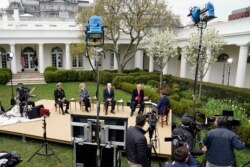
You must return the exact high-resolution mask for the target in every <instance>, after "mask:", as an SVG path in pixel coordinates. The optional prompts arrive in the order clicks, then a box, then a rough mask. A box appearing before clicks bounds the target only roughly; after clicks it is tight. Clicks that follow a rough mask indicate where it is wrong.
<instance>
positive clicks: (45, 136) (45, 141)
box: [28, 116, 61, 162]
mask: <svg viewBox="0 0 250 167" xmlns="http://www.w3.org/2000/svg"><path fill="white" fill-rule="evenodd" d="M43 130H44V132H43V139H44V142H43V144H42V145H41V147H40V148H39V149H38V150H37V151H36V152H35V153H34V154H33V155H32V156H31V157H30V158H29V159H28V162H29V161H30V160H31V159H32V158H33V157H34V156H35V155H41V156H45V157H46V158H48V157H49V156H51V155H55V157H56V158H57V159H58V161H59V162H61V160H60V159H59V158H58V156H57V155H56V154H55V152H54V151H53V149H52V148H51V146H50V145H49V143H48V140H47V133H46V116H44V117H43ZM43 147H44V149H45V153H39V151H40V150H41V149H42V148H43ZM49 150H50V151H51V152H52V153H50V154H49Z"/></svg>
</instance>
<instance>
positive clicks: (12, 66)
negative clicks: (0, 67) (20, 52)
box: [10, 43, 17, 74]
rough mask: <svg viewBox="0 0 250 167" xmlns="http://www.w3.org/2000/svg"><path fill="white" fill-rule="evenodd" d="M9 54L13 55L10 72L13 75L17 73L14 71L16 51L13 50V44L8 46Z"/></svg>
mask: <svg viewBox="0 0 250 167" xmlns="http://www.w3.org/2000/svg"><path fill="white" fill-rule="evenodd" d="M10 52H12V53H14V56H13V58H12V60H11V70H12V73H13V74H16V73H17V69H16V49H15V44H13V43H12V44H10Z"/></svg>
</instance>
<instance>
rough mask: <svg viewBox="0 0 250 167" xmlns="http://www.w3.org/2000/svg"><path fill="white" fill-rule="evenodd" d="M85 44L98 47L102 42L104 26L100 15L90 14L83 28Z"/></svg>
mask: <svg viewBox="0 0 250 167" xmlns="http://www.w3.org/2000/svg"><path fill="white" fill-rule="evenodd" d="M85 35H86V44H87V46H95V47H97V46H98V47H100V46H103V44H104V27H103V22H102V18H101V17H100V16H96V15H94V16H91V17H90V18H89V20H88V25H87V26H86V30H85Z"/></svg>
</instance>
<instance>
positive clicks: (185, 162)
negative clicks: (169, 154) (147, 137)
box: [164, 145, 197, 167]
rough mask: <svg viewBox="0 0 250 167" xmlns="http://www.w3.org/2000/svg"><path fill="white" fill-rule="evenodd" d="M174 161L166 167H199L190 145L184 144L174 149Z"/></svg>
mask: <svg viewBox="0 0 250 167" xmlns="http://www.w3.org/2000/svg"><path fill="white" fill-rule="evenodd" d="M174 160H175V161H174V162H173V163H172V164H167V165H165V166H164V167H197V162H196V160H195V159H194V157H193V156H192V155H191V154H190V153H189V151H188V146H187V145H183V146H180V147H177V148H176V149H175V150H174Z"/></svg>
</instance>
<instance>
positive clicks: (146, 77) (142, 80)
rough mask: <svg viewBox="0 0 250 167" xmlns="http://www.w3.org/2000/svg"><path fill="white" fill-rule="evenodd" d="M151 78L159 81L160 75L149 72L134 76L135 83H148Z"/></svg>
mask: <svg viewBox="0 0 250 167" xmlns="http://www.w3.org/2000/svg"><path fill="white" fill-rule="evenodd" d="M149 80H155V81H157V80H159V75H155V74H148V75H142V76H137V77H135V78H134V81H135V83H137V82H140V83H144V84H147V82H148V81H149Z"/></svg>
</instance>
